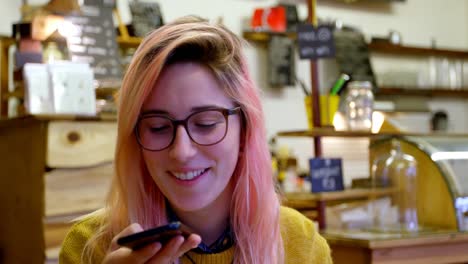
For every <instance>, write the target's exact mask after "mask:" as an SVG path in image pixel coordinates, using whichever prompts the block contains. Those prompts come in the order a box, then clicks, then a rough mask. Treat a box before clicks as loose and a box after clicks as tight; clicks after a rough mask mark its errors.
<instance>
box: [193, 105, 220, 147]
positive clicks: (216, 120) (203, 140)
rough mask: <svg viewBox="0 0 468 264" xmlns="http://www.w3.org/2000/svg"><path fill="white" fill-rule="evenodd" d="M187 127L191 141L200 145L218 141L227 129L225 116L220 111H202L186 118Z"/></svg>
mask: <svg viewBox="0 0 468 264" xmlns="http://www.w3.org/2000/svg"><path fill="white" fill-rule="evenodd" d="M187 127H188V130H189V131H188V132H189V134H190V136H191V137H192V139H193V141H195V142H196V143H198V144H200V145H211V144H215V143H218V142H219V141H221V140H222V139H223V138H224V135H225V134H226V131H227V121H226V117H225V116H224V115H223V113H222V112H220V111H203V112H199V113H196V114H194V115H192V116H191V117H190V118H189V119H188V120H187Z"/></svg>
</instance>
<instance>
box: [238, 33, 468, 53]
mask: <svg viewBox="0 0 468 264" xmlns="http://www.w3.org/2000/svg"><path fill="white" fill-rule="evenodd" d="M275 35H276V36H287V37H289V38H291V39H293V40H296V39H297V34H296V32H256V31H244V32H243V33H242V36H243V37H244V39H246V40H249V41H253V42H257V43H263V44H266V43H268V41H269V40H270V38H271V37H272V36H275ZM368 47H369V50H370V51H371V52H379V53H387V54H398V55H405V56H408V55H410V56H439V57H450V58H458V59H468V50H450V49H433V48H425V47H417V46H407V45H393V44H391V43H389V42H385V41H373V42H371V43H369V44H368Z"/></svg>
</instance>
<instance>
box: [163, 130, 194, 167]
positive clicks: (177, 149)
mask: <svg viewBox="0 0 468 264" xmlns="http://www.w3.org/2000/svg"><path fill="white" fill-rule="evenodd" d="M194 144H195V143H194V142H193V141H192V139H190V136H189V135H188V132H187V130H185V127H184V126H178V127H177V129H176V133H175V135H174V142H172V146H170V148H169V156H170V157H171V158H173V159H176V160H178V161H180V162H185V161H186V160H188V159H190V158H191V157H193V156H194V155H195V153H196V148H195V146H194Z"/></svg>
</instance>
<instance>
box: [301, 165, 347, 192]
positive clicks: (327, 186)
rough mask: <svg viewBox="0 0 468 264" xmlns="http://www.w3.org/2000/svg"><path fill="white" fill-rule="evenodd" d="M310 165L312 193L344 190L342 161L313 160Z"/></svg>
mask: <svg viewBox="0 0 468 264" xmlns="http://www.w3.org/2000/svg"><path fill="white" fill-rule="evenodd" d="M309 165H310V180H311V183H312V192H314V193H315V192H332V191H341V190H343V173H342V166H341V159H325V158H313V159H310V160H309Z"/></svg>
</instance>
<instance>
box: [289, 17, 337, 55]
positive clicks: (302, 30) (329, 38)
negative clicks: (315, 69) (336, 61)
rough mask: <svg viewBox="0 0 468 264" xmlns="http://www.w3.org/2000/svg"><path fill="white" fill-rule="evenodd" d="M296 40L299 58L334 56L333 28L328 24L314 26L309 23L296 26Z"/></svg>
mask: <svg viewBox="0 0 468 264" xmlns="http://www.w3.org/2000/svg"><path fill="white" fill-rule="evenodd" d="M297 42H298V45H299V57H300V58H301V59H312V60H315V59H318V58H328V57H334V56H335V43H334V41H333V29H332V28H331V27H330V26H319V27H317V28H316V27H314V26H313V25H310V24H301V25H298V26H297Z"/></svg>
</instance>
